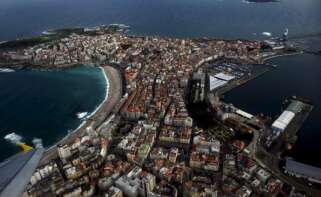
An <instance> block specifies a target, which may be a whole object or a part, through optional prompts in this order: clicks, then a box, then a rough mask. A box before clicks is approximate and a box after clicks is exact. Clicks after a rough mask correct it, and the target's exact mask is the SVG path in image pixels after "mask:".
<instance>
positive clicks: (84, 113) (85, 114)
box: [77, 112, 88, 119]
mask: <svg viewBox="0 0 321 197" xmlns="http://www.w3.org/2000/svg"><path fill="white" fill-rule="evenodd" d="M87 115H88V112H79V113H77V118H78V119H83V118H85V117H86V116H87Z"/></svg>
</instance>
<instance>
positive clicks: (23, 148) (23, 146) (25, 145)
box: [18, 143, 33, 152]
mask: <svg viewBox="0 0 321 197" xmlns="http://www.w3.org/2000/svg"><path fill="white" fill-rule="evenodd" d="M18 146H20V148H21V149H22V151H23V152H28V151H30V150H31V149H33V148H32V147H31V146H28V145H27V144H25V143H19V144H18Z"/></svg>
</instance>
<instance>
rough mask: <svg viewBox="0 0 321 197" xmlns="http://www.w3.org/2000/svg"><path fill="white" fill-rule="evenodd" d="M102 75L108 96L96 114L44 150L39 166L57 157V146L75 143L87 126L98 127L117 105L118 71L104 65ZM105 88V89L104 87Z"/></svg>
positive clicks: (118, 91)
mask: <svg viewBox="0 0 321 197" xmlns="http://www.w3.org/2000/svg"><path fill="white" fill-rule="evenodd" d="M102 69H103V71H104V74H105V75H106V78H107V80H108V83H107V86H109V87H108V92H106V94H108V96H107V99H106V100H105V101H104V103H102V105H101V106H100V108H99V109H97V111H96V113H94V114H92V116H91V117H90V118H88V119H87V120H86V122H85V123H84V124H83V125H82V126H81V127H79V128H78V129H76V130H75V131H74V132H72V133H70V134H69V135H67V136H66V137H65V138H63V139H62V140H60V141H59V142H58V143H56V144H55V145H54V146H52V147H51V148H49V149H48V150H46V152H45V153H44V155H43V157H42V159H41V160H40V163H39V165H44V164H46V163H47V162H49V161H51V160H52V159H53V158H55V157H57V156H58V155H57V149H56V148H57V146H58V145H59V144H70V143H72V142H74V141H75V139H76V138H77V137H79V136H81V135H82V134H83V133H84V132H85V131H86V128H87V127H88V126H93V125H94V127H95V126H99V125H100V124H102V122H103V121H104V120H105V119H106V118H107V117H108V116H109V115H110V113H111V112H112V109H113V107H114V106H115V105H116V104H117V102H118V101H119V100H120V98H121V96H122V78H121V74H120V72H119V70H117V69H116V68H114V67H111V66H107V65H104V66H102ZM106 88H107V87H106Z"/></svg>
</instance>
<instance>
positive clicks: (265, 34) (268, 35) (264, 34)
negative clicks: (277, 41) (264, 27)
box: [262, 31, 272, 37]
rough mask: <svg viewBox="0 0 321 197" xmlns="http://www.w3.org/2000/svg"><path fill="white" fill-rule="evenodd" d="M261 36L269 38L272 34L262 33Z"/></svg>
mask: <svg viewBox="0 0 321 197" xmlns="http://www.w3.org/2000/svg"><path fill="white" fill-rule="evenodd" d="M262 35H263V36H267V37H270V36H272V33H271V32H266V31H265V32H262Z"/></svg>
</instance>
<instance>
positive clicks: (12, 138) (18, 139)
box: [4, 132, 23, 144]
mask: <svg viewBox="0 0 321 197" xmlns="http://www.w3.org/2000/svg"><path fill="white" fill-rule="evenodd" d="M4 139H5V140H7V141H9V142H11V143H13V144H18V143H22V139H23V138H22V136H20V135H18V134H16V133H15V132H12V133H9V134H7V135H6V136H4Z"/></svg>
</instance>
